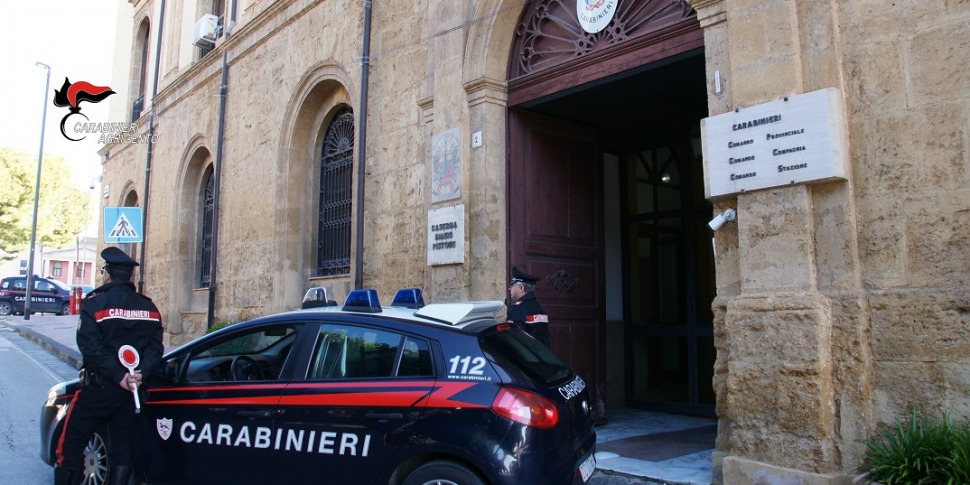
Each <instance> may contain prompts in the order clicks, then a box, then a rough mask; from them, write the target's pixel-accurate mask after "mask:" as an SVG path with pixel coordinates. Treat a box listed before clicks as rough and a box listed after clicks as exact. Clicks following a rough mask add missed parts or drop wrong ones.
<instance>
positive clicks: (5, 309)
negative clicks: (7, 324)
mask: <svg viewBox="0 0 970 485" xmlns="http://www.w3.org/2000/svg"><path fill="white" fill-rule="evenodd" d="M11 313H13V305H12V304H11V303H10V302H9V301H0V315H4V316H6V315H10V314H11Z"/></svg>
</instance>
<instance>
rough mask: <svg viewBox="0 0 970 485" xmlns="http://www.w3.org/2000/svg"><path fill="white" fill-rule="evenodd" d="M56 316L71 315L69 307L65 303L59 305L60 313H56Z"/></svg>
mask: <svg viewBox="0 0 970 485" xmlns="http://www.w3.org/2000/svg"><path fill="white" fill-rule="evenodd" d="M57 314H58V315H70V314H71V305H69V304H67V303H65V304H63V305H61V311H59V312H57Z"/></svg>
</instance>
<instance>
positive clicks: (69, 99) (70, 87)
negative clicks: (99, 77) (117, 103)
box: [54, 77, 115, 141]
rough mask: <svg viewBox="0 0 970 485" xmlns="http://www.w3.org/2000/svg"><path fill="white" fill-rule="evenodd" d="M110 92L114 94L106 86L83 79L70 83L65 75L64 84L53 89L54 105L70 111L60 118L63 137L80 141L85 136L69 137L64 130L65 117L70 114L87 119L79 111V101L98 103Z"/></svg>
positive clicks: (109, 94)
mask: <svg viewBox="0 0 970 485" xmlns="http://www.w3.org/2000/svg"><path fill="white" fill-rule="evenodd" d="M112 94H115V92H114V91H112V90H111V88H109V87H108V86H95V85H93V84H91V83H89V82H85V81H78V82H76V83H71V81H70V80H69V79H68V78H66V77H65V78H64V84H63V85H62V86H61V89H60V91H57V90H55V91H54V106H59V107H61V108H69V109H70V112H69V113H68V114H66V115H64V118H62V119H61V134H62V135H64V138H67V139H68V140H71V141H81V140H83V139H84V138H85V137H83V136H82V137H81V138H77V139H75V138H71V137H69V136H67V131H65V130H64V125H65V124H66V123H67V119H68V118H70V117H71V116H74V115H81V116H83V117H84V119H88V117H87V116H86V115H85V114H84V113H82V112H81V106H80V104H81V101H87V102H89V103H99V102H101V101H103V100H104V99H105V98H107V97H108V96H111V95H112Z"/></svg>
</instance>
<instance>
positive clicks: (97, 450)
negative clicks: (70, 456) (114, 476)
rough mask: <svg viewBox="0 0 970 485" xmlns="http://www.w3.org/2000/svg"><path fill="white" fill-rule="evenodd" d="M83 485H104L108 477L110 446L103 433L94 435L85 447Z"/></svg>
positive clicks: (82, 470)
mask: <svg viewBox="0 0 970 485" xmlns="http://www.w3.org/2000/svg"><path fill="white" fill-rule="evenodd" d="M81 472H82V473H83V475H82V476H81V485H103V484H104V480H105V478H106V477H107V476H108V446H107V444H106V443H105V441H104V439H102V438H101V433H94V436H92V437H91V440H90V441H88V445H87V446H85V447H84V467H83V468H82V469H81Z"/></svg>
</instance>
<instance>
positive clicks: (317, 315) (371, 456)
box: [40, 289, 596, 485]
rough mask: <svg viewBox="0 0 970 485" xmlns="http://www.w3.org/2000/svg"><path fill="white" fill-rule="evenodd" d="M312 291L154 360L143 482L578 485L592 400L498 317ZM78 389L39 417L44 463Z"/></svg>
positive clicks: (94, 471)
mask: <svg viewBox="0 0 970 485" xmlns="http://www.w3.org/2000/svg"><path fill="white" fill-rule="evenodd" d="M307 294H308V297H310V298H311V299H313V300H314V301H311V302H308V303H309V304H307V305H304V307H305V308H306V309H304V310H298V311H293V312H286V313H280V314H276V315H271V316H267V317H263V318H257V319H255V320H251V321H247V322H242V323H237V324H233V325H230V326H228V327H226V328H223V329H221V330H218V331H216V332H213V333H211V334H208V335H205V336H203V337H200V338H199V339H197V340H195V341H193V342H191V343H188V344H186V345H184V346H182V347H180V348H178V349H176V350H174V351H172V352H170V353H169V354H167V355H166V356H165V357H164V358H163V361H162V364H161V367H160V369H159V371H158V372H156V373H155V374H154V375H152V376H149V377H148V378H147V380H146V385H145V386H143V387H145V389H143V394H142V397H141V414H140V418H139V422H140V423H141V426H140V427H139V429H137V430H136V436H135V443H136V445H135V476H136V477H137V480H138V481H140V482H143V483H184V484H265V483H311V482H318V483H353V484H394V485H417V484H430V483H449V484H458V485H483V484H500V485H501V484H507V485H512V484H522V483H529V484H582V483H586V482H587V481H589V479H590V477H591V476H592V474H593V471H594V470H595V467H596V460H595V458H594V453H595V443H596V433H595V431H594V428H593V417H592V413H591V405H590V393H589V390H588V389H587V388H586V384H585V382H584V381H583V379H582V378H581V377H580V376H579V375H577V374H576V373H575V372H574V371H573V370H572V369H570V368H569V367H568V366H567V365H566V364H565V363H564V362H563V361H562V360H560V359H559V358H558V357H557V356H556V355H555V354H554V353H553V352H552V351H551V350H550V349H549V348H548V347H546V346H545V345H544V344H542V343H541V342H539V341H537V340H535V339H533V338H532V337H531V336H530V335H529V334H527V333H526V332H524V331H523V330H521V329H519V328H518V327H515V326H513V325H510V324H508V323H504V322H498V321H496V320H495V315H496V314H497V312H498V311H500V310H501V309H502V308H503V307H504V305H503V304H502V302H497V301H493V302H463V303H444V304H430V305H427V306H425V305H424V304H423V300H422V298H421V294H420V291H418V290H417V289H408V290H402V291H401V292H398V296H397V297H395V299H394V303H392V304H391V306H389V307H382V306H381V305H380V303H379V299H378V296H377V293H376V292H375V291H373V290H358V291H354V292H352V293H351V295H350V296H348V298H347V300H346V302H345V303H344V304H343V305H342V306H337V305H335V304H334V303H333V302H331V301H330V300H329V298H328V297H327V296H326V295H327V293H326V292H324V291H321V290H319V289H311V291H310V292H308V293H307ZM311 295H316V296H311ZM321 295H322V296H321ZM308 307H316V308H308ZM76 392H78V382H77V381H71V382H66V383H61V384H58V385H56V386H54V387H53V388H51V390H50V392H49V395H48V398H47V401H46V403H44V405H43V410H42V419H41V425H40V426H41V450H40V451H41V456H42V458H44V460H45V461H46V462H47V463H49V464H50V463H53V461H54V452H55V447H56V444H57V442H58V439H59V437H60V434H61V430H62V428H63V420H64V417H65V416H66V415H67V408H68V406H69V405H70V402H71V399H72V398H73V396H74V394H75V393H76ZM107 439H108V434H107V433H104V432H99V433H98V434H97V435H96V436H95V437H94V438H93V439H92V440H91V443H89V447H88V449H87V451H86V457H85V463H86V464H87V466H86V469H85V470H84V473H85V477H86V478H90V480H89V481H88V482H85V483H95V484H97V483H101V482H99V481H98V480H97V479H98V477H100V476H102V475H101V474H103V472H104V470H105V469H106V467H107V465H109V464H108V463H107V462H106V450H107V449H110V443H109V442H107Z"/></svg>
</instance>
